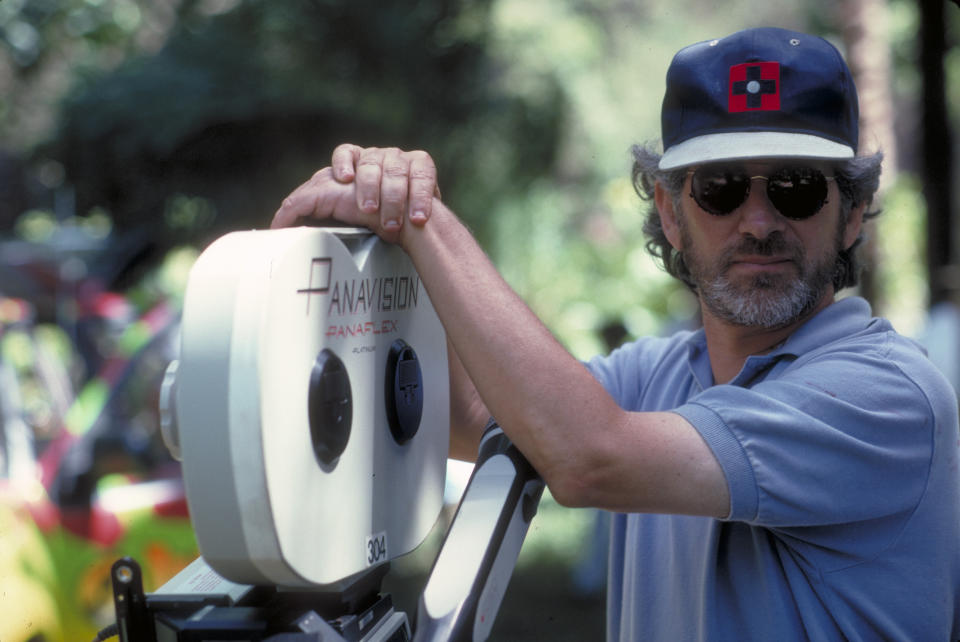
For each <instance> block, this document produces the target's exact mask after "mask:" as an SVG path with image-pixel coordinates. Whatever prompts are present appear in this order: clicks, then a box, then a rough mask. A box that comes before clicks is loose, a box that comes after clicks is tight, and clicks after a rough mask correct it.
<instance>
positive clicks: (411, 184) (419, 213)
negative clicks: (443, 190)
mask: <svg viewBox="0 0 960 642" xmlns="http://www.w3.org/2000/svg"><path fill="white" fill-rule="evenodd" d="M336 159H337V162H343V163H344V164H349V163H350V162H355V168H356V169H355V172H356V173H355V179H354V180H355V182H356V185H357V207H358V208H359V209H360V210H361V211H363V212H366V213H373V212H376V211H378V210H379V212H380V224H381V226H382V228H383V229H384V230H393V229H397V228H399V227H401V226H402V225H403V222H404V218H405V217H406V218H407V219H409V220H410V221H411V222H412V223H414V224H415V225H423V224H425V223H426V222H427V221H428V220H429V218H430V211H431V207H432V205H433V199H434V197H438V198H439V196H440V188H439V186H438V185H437V167H436V164H435V163H434V162H433V158H431V157H430V155H429V154H428V153H426V152H423V151H413V152H405V151H402V150H400V149H397V148H395V147H392V148H387V149H381V148H376V147H371V148H368V149H363V150H360V149H359V148H356V146H347V145H342V146H341V147H339V148H338V154H337V156H336ZM341 175H344V176H345V175H346V172H343V173H341V172H337V176H338V177H339V176H341Z"/></svg>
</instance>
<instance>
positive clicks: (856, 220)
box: [843, 201, 867, 250]
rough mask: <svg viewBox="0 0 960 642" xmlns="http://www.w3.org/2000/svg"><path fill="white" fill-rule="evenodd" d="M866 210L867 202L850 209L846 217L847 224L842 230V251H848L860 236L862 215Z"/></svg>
mask: <svg viewBox="0 0 960 642" xmlns="http://www.w3.org/2000/svg"><path fill="white" fill-rule="evenodd" d="M866 209H867V202H866V201H864V202H863V203H860V204H859V205H856V206H854V207H853V208H851V209H850V214H849V215H848V216H847V223H846V225H844V228H843V249H845V250H849V249H850V247H851V246H852V245H853V244H854V243H855V242H856V240H857V237H859V236H860V230H862V229H863V213H864V212H865V211H866Z"/></svg>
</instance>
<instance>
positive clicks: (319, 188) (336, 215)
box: [270, 167, 369, 228]
mask: <svg viewBox="0 0 960 642" xmlns="http://www.w3.org/2000/svg"><path fill="white" fill-rule="evenodd" d="M304 218H316V219H330V218H332V219H336V220H338V221H340V222H342V223H347V224H350V225H368V223H369V217H365V216H364V215H363V213H362V212H359V211H357V207H356V203H355V198H354V187H353V185H349V184H343V183H340V182H338V181H337V180H336V179H335V178H334V172H333V170H332V169H331V168H329V167H326V168H324V169H322V170H320V171H318V172H317V173H316V174H314V175H313V176H312V177H310V180H308V181H307V182H306V183H304V184H303V185H301V186H300V187H298V188H297V189H295V190H294V191H293V192H291V193H290V195H289V196H287V197H286V198H285V199H283V203H282V204H281V205H280V209H278V210H277V212H276V213H275V214H274V215H273V220H272V221H271V223H270V227H271V228H279V227H291V226H293V225H296V224H297V223H298V221H300V220H301V219H304Z"/></svg>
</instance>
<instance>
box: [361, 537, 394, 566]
mask: <svg viewBox="0 0 960 642" xmlns="http://www.w3.org/2000/svg"><path fill="white" fill-rule="evenodd" d="M366 544H367V546H366V548H367V566H373V565H374V564H379V563H380V562H384V561H386V560H387V559H389V557H388V554H387V533H386V531H383V532H381V533H375V534H373V535H367V542H366Z"/></svg>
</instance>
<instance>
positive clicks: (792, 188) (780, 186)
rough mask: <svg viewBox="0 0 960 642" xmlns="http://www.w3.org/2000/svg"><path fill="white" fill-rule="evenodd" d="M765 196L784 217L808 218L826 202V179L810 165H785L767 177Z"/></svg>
mask: <svg viewBox="0 0 960 642" xmlns="http://www.w3.org/2000/svg"><path fill="white" fill-rule="evenodd" d="M767 197H768V198H769V199H770V202H771V203H773V206H774V207H776V208H777V210H779V212H780V213H781V214H783V215H784V216H786V217H787V218H792V219H795V220H802V219H805V218H810V217H811V216H813V215H814V214H816V213H817V212H819V211H820V209H821V208H822V207H823V204H824V203H826V202H827V179H826V177H825V176H824V175H823V172H821V171H820V170H818V169H814V168H812V167H791V168H784V169H781V170H778V171H777V172H776V173H774V174H772V175H771V176H770V180H769V181H768V182H767Z"/></svg>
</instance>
